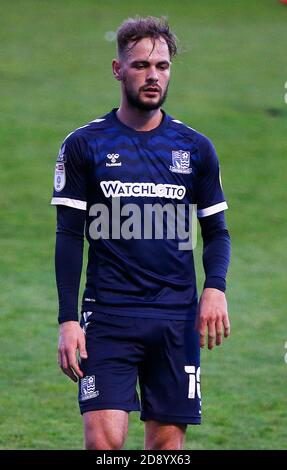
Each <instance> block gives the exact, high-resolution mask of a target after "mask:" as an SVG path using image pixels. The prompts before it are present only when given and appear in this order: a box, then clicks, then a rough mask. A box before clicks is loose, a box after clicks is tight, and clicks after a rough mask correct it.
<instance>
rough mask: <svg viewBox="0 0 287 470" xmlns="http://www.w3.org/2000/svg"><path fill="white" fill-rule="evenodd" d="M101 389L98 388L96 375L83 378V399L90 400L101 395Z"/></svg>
mask: <svg viewBox="0 0 287 470" xmlns="http://www.w3.org/2000/svg"><path fill="white" fill-rule="evenodd" d="M99 393H100V392H99V390H96V380H95V376H94V375H90V376H88V375H87V376H86V377H84V378H83V379H81V400H82V401H85V400H90V399H91V398H96V397H98V396H99Z"/></svg>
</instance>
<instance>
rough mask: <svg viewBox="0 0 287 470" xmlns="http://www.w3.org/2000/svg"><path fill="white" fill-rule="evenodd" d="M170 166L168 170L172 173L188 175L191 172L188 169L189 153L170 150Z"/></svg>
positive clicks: (190, 169)
mask: <svg viewBox="0 0 287 470" xmlns="http://www.w3.org/2000/svg"><path fill="white" fill-rule="evenodd" d="M171 156H172V165H170V167H169V169H170V171H172V172H173V173H183V174H189V173H191V172H192V168H190V152H188V151H186V150H172V152H171Z"/></svg>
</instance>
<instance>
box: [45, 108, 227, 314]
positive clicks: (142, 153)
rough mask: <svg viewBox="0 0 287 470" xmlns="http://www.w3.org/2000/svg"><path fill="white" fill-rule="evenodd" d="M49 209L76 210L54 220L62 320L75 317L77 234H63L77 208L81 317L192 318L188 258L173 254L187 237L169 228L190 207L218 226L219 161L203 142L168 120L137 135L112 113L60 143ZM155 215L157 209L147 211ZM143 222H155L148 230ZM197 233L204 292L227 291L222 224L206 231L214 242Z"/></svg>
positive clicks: (222, 204) (189, 254)
mask: <svg viewBox="0 0 287 470" xmlns="http://www.w3.org/2000/svg"><path fill="white" fill-rule="evenodd" d="M51 203H52V204H54V205H58V206H67V207H69V208H73V209H74V211H71V210H70V211H66V212H65V211H64V212H63V211H62V212H60V213H59V218H60V219H59V220H60V222H59V227H58V233H59V234H62V235H64V239H63V238H62V239H61V240H59V243H58V261H57V254H56V271H57V272H58V278H57V282H58V290H59V297H60V314H59V321H60V322H61V321H66V320H72V319H74V320H76V319H77V312H76V310H77V306H76V305H75V304H77V293H78V287H79V270H80V267H81V250H82V244H81V233H80V230H76V229H75V230H74V229H73V223H72V224H71V227H72V228H70V229H69V222H68V223H67V228H65V217H68V219H69V218H70V220H71V213H72V214H75V209H76V210H79V211H84V214H85V217H82V216H81V215H79V217H78V220H79V222H78V223H79V224H80V225H79V226H80V227H81V223H84V222H85V232H86V238H87V240H88V242H89V255H88V266H87V279H86V287H85V291H84V295H83V300H82V304H83V310H85V311H89V310H90V311H97V312H99V313H110V314H115V315H124V316H142V317H147V318H166V319H178V320H181V319H187V318H193V317H194V315H195V313H196V307H197V289H196V276H195V269H194V261H193V251H192V249H190V248H189V249H184V250H182V249H179V243H180V242H182V241H183V238H182V237H181V235H180V234H179V233H178V232H177V230H175V231H174V232H173V235H174V236H170V233H169V229H170V226H171V224H170V221H173V220H174V219H172V217H173V216H175V215H177V214H179V210H178V209H179V208H180V207H181V208H182V207H185V208H188V207H190V205H191V204H196V205H197V216H198V218H199V219H200V221H203V220H204V219H205V218H206V220H208V219H210V220H213V221H216V220H217V219H216V217H215V214H218V215H220V214H223V212H222V211H224V210H225V209H226V208H227V204H226V201H225V198H224V194H223V191H222V186H221V182H220V169H219V162H218V158H217V155H216V151H215V149H214V147H213V145H212V143H211V141H210V140H209V139H208V138H207V137H205V136H204V135H202V134H200V133H198V132H197V131H195V130H194V129H192V128H190V127H188V126H186V125H184V124H183V123H181V122H180V121H178V120H175V119H173V118H172V117H170V116H168V115H167V114H165V113H164V112H163V119H162V122H161V124H160V125H159V126H158V127H157V128H155V129H153V130H151V131H136V130H134V129H132V128H129V127H127V126H126V125H124V124H123V123H122V122H120V121H119V120H118V118H117V116H116V109H114V110H113V111H112V112H110V113H109V114H107V115H106V116H103V117H102V118H100V119H96V120H94V121H92V122H90V123H89V124H87V125H86V126H83V127H81V128H79V129H77V130H76V131H74V132H72V133H71V134H69V135H68V137H67V138H66V139H65V141H64V142H63V145H62V147H61V150H60V153H59V155H58V159H57V163H56V170H55V180H54V193H53V198H52V202H51ZM135 205H136V207H135ZM152 207H153V208H155V207H157V210H155V211H154V212H153V209H152ZM160 208H162V209H164V211H163V212H162V213H161V211H160ZM177 210H178V212H177ZM151 212H153V214H152V215H153V216H154V215H155V213H156V212H157V214H158V215H160V216H161V217H162V218H161V219H160V218H159V219H158V220H161V221H162V222H163V230H162V231H160V233H158V227H157V226H156V223H158V220H157V222H156V221H155V218H153V217H150V218H149V216H150V215H151ZM65 214H66V215H65ZM81 214H83V212H82V213H81ZM119 214H120V215H119ZM181 214H182V212H181ZM183 214H184V216H186V220H184V223H183V227H181V229H183V228H185V229H186V228H187V229H188V227H187V225H188V223H187V222H188V221H187V214H188V211H185V210H184V212H183ZM211 216H213V217H211ZM170 217H171V219H170ZM68 219H67V220H68ZM72 219H73V215H72ZM147 220H149V221H151V225H150V226H148V228H147V226H146V225H147V224H146V221H147ZM178 220H180V216H179V218H178V219H177V221H178ZM81 221H82V222H81ZM189 222H190V220H189ZM214 224H215V222H213V225H214ZM76 226H77V222H76ZM201 226H202V230H203V238H204V240H205V242H206V248H205V251H206V256H205V268H206V272H208V271H209V273H210V276H209V277H207V279H206V285H205V286H206V287H215V288H219V289H221V290H224V289H225V275H226V271H227V267H228V262H229V236H228V232H227V230H226V227H225V224H224V219H223V221H222V218H221V219H220V221H219V225H218V224H217V225H216V226H215V229H214V230H213V232H212V229H211V232H212V233H213V236H212V237H211V238H210V237H209V234H208V230H207V231H206V230H205V231H204V228H203V227H204V224H203V223H201ZM209 226H211V225H210V224H209ZM218 227H219V228H218ZM99 233H101V235H100V236H98V234H99ZM129 233H130V236H128V235H127V234H129ZM214 233H215V234H217V235H214ZM214 237H215V238H214ZM76 239H77V242H76V241H75V240H76ZM220 240H221V241H220ZM70 244H71V246H70V248H69V245H70ZM76 247H77V248H76ZM63 252H65V254H63ZM56 253H57V251H56ZM75 260H77V261H75ZM57 265H58V266H57ZM79 266H80V267H79ZM74 268H75V269H74ZM71 286H74V291H75V292H74V300H72V301H71V299H72V298H73V295H72V296H70V300H69V295H66V294H65V289H66V291H67V292H68V293H69V289H70V287H71ZM75 294H76V295H75ZM73 303H74V304H73Z"/></svg>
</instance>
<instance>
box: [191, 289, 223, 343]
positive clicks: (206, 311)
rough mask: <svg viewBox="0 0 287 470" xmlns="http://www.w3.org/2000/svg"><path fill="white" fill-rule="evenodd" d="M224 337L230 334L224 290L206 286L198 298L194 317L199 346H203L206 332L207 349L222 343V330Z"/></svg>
mask: <svg viewBox="0 0 287 470" xmlns="http://www.w3.org/2000/svg"><path fill="white" fill-rule="evenodd" d="M222 327H223V328H224V337H225V338H227V337H228V336H229V335H230V323H229V318H228V312H227V302H226V298H225V294H224V292H221V291H220V290H218V289H213V288H209V287H208V288H206V289H204V290H203V293H202V295H201V298H200V302H199V306H198V312H197V317H196V329H197V330H198V331H199V334H200V347H201V348H204V346H205V337H206V332H208V349H212V348H213V347H214V345H215V344H216V346H219V345H220V344H221V343H222V330H223V328H222Z"/></svg>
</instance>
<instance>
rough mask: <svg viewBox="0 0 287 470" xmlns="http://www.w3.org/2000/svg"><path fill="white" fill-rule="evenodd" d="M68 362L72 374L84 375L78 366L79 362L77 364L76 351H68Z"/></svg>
mask: <svg viewBox="0 0 287 470" xmlns="http://www.w3.org/2000/svg"><path fill="white" fill-rule="evenodd" d="M68 363H69V367H70V369H72V371H73V372H74V374H76V375H77V376H78V377H80V378H82V377H83V376H84V374H83V372H82V371H81V369H80V368H79V364H78V361H77V357H76V351H69V352H68Z"/></svg>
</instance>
